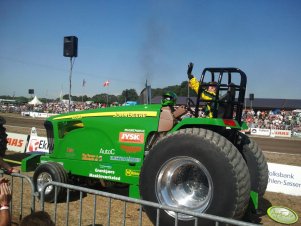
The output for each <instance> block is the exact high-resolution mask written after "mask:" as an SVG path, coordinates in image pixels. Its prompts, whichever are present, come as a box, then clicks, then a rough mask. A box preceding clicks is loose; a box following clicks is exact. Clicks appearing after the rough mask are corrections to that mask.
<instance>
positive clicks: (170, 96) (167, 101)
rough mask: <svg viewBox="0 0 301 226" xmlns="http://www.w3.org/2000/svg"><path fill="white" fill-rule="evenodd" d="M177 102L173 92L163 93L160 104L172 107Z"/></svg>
mask: <svg viewBox="0 0 301 226" xmlns="http://www.w3.org/2000/svg"><path fill="white" fill-rule="evenodd" d="M176 102H177V95H176V94H175V93H174V92H167V93H164V94H163V96H162V100H161V104H162V105H163V106H174V105H175V104H176Z"/></svg>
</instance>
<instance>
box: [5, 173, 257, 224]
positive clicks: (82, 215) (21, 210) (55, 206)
mask: <svg viewBox="0 0 301 226" xmlns="http://www.w3.org/2000/svg"><path fill="white" fill-rule="evenodd" d="M2 176H3V172H1V170H0V177H2ZM6 177H11V179H10V181H11V187H12V192H13V196H12V201H11V205H10V211H11V215H12V223H13V225H14V224H16V225H18V222H19V221H20V220H21V219H22V218H23V217H24V216H26V215H28V214H30V213H31V212H34V211H36V208H35V207H36V205H39V206H40V208H39V210H43V211H46V212H48V213H49V214H50V216H51V218H52V220H53V221H54V222H55V225H57V226H60V225H66V226H68V225H80V226H81V225H87V226H92V225H93V226H104V225H108V226H109V225H114V226H115V225H123V226H125V225H130V226H132V225H138V226H148V225H153V223H152V222H151V221H150V220H149V219H148V217H147V215H146V214H145V212H144V211H143V206H150V207H153V208H155V209H156V211H157V219H156V222H155V225H156V226H159V225H160V212H161V211H173V212H175V213H176V218H175V222H174V225H176V226H177V225H178V224H179V221H178V220H177V216H178V215H179V214H186V215H189V216H193V217H195V218H194V219H195V220H194V225H195V226H196V225H198V219H201V218H203V219H207V220H210V222H214V223H215V225H216V226H218V225H221V224H222V225H238V226H255V225H257V224H252V223H247V222H242V221H237V220H232V219H228V218H223V217H218V216H214V215H209V214H203V213H195V212H191V211H187V210H182V209H179V208H174V207H170V206H164V205H160V204H158V203H153V202H148V201H145V200H140V199H133V198H129V197H126V196H123V195H120V194H114V193H109V192H104V191H99V190H95V189H90V188H85V187H80V186H75V185H70V184H63V183H58V182H55V181H52V182H49V183H47V184H45V185H44V186H43V188H42V191H41V192H40V193H38V192H35V191H34V185H33V182H32V179H31V178H30V177H29V176H26V175H22V174H12V175H10V176H6ZM16 180H19V181H16ZM24 180H25V181H26V182H25V183H28V185H29V186H28V187H25V186H24V185H25V183H24ZM48 186H53V187H54V195H55V199H54V202H53V203H47V202H45V201H44V200H45V191H46V188H47V187H48ZM58 188H60V189H62V188H63V189H66V199H65V201H64V202H59V200H58V196H57V190H58ZM164 226H165V225H164Z"/></svg>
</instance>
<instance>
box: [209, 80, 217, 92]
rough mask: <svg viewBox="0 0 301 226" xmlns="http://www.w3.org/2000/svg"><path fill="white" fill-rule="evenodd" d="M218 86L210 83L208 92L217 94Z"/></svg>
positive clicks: (215, 83)
mask: <svg viewBox="0 0 301 226" xmlns="http://www.w3.org/2000/svg"><path fill="white" fill-rule="evenodd" d="M216 85H217V82H210V83H209V86H208V88H207V91H208V92H211V93H216V89H217V87H216Z"/></svg>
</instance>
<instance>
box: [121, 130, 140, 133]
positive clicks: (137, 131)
mask: <svg viewBox="0 0 301 226" xmlns="http://www.w3.org/2000/svg"><path fill="white" fill-rule="evenodd" d="M124 131H125V132H135V133H144V132H145V130H144V129H124Z"/></svg>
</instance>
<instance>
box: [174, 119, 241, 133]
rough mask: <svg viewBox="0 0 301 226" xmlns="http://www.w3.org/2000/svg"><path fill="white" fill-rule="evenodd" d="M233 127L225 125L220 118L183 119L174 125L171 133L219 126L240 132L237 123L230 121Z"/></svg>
mask: <svg viewBox="0 0 301 226" xmlns="http://www.w3.org/2000/svg"><path fill="white" fill-rule="evenodd" d="M231 122H233V123H234V124H235V125H226V124H225V122H224V120H223V119H221V118H184V119H182V120H181V121H180V122H179V123H178V124H176V125H175V126H174V127H173V128H172V130H171V131H170V132H171V133H172V132H174V131H177V130H179V129H181V128H182V127H197V126H198V125H199V126H220V127H229V128H232V129H237V130H240V129H241V127H240V125H239V123H238V122H236V121H235V120H231Z"/></svg>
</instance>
